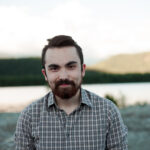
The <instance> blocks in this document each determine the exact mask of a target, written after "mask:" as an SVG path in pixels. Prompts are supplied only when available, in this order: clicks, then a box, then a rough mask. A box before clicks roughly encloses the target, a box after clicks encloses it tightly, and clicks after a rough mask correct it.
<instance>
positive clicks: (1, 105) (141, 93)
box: [0, 82, 150, 111]
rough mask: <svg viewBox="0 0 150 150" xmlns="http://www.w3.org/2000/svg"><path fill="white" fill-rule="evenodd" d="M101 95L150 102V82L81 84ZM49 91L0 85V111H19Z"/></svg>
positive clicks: (31, 87) (131, 101)
mask: <svg viewBox="0 0 150 150" xmlns="http://www.w3.org/2000/svg"><path fill="white" fill-rule="evenodd" d="M82 87H83V88H85V89H87V90H90V91H92V92H94V93H96V94H98V95H100V96H102V97H104V96H105V95H106V94H110V95H112V96H114V97H115V98H118V99H125V103H126V105H133V104H135V103H137V102H140V103H144V102H147V103H150V82H146V83H119V84H90V85H89V84H88V85H82ZM48 91H49V88H48V87H46V86H19V87H0V111H5V110H6V108H7V109H8V108H9V111H14V110H16V111H20V110H21V109H22V108H23V107H25V106H26V105H28V104H29V103H31V102H32V101H34V100H36V99H38V98H40V97H42V96H43V95H45V94H46V93H47V92H48Z"/></svg>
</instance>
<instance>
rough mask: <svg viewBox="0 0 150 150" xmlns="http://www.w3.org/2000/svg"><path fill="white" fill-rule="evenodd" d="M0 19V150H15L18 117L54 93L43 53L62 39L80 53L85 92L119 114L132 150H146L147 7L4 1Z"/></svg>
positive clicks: (91, 1) (129, 2) (128, 2)
mask: <svg viewBox="0 0 150 150" xmlns="http://www.w3.org/2000/svg"><path fill="white" fill-rule="evenodd" d="M0 19H1V23H0V150H9V149H11V150H14V144H13V136H14V131H15V127H16V122H17V119H18V116H19V113H20V111H21V110H23V108H24V107H26V106H27V105H28V104H30V103H31V102H32V101H35V100H36V99H39V98H40V97H42V96H44V95H45V94H46V93H47V92H49V88H48V86H47V85H46V83H45V81H44V78H43V76H42V74H41V60H40V57H41V51H42V48H43V47H44V45H46V44H47V39H49V38H51V37H53V36H55V35H60V34H65V35H70V36H72V37H73V39H75V41H77V43H78V44H79V45H80V46H81V47H82V49H83V53H84V57H85V63H86V64H87V71H86V76H85V78H84V81H83V88H86V89H88V90H90V91H92V92H94V93H96V94H98V95H100V96H102V97H106V98H108V99H110V100H112V101H113V102H114V103H115V104H116V105H117V106H118V107H119V108H120V111H121V114H122V116H123V120H124V122H125V124H126V125H127V127H128V130H129V136H128V139H129V150H148V149H149V147H150V143H149V141H150V113H149V112H150V28H149V27H150V1H148V0H124V1H123V0H122V1H120V0H113V1H112V0H55V1H52V0H0Z"/></svg>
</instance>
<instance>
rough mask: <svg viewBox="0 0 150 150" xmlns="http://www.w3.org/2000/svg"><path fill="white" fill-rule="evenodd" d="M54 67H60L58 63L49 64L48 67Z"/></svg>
mask: <svg viewBox="0 0 150 150" xmlns="http://www.w3.org/2000/svg"><path fill="white" fill-rule="evenodd" d="M52 67H59V65H57V64H50V65H48V68H52Z"/></svg>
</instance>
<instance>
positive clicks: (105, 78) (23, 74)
mask: <svg viewBox="0 0 150 150" xmlns="http://www.w3.org/2000/svg"><path fill="white" fill-rule="evenodd" d="M41 68H42V65H41V59H40V58H18V59H0V86H20V85H43V84H46V82H45V80H44V77H43V75H42V73H41ZM149 81H150V73H145V74H137V73H136V74H109V73H105V72H99V71H94V70H87V71H86V75H85V77H84V79H83V83H84V84H92V83H123V82H149Z"/></svg>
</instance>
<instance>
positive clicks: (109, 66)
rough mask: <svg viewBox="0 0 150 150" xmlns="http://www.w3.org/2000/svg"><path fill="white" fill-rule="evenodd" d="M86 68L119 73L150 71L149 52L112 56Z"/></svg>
mask: <svg viewBox="0 0 150 150" xmlns="http://www.w3.org/2000/svg"><path fill="white" fill-rule="evenodd" d="M88 69H91V70H98V71H104V72H108V73H119V74H124V73H150V52H144V53H136V54H120V55H116V56H112V57H110V58H109V59H106V60H104V61H102V62H99V63H97V64H95V65H92V66H89V67H88Z"/></svg>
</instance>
